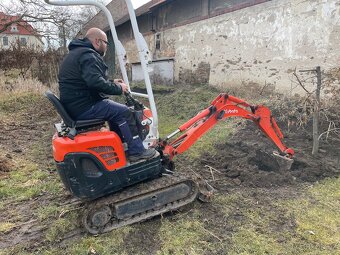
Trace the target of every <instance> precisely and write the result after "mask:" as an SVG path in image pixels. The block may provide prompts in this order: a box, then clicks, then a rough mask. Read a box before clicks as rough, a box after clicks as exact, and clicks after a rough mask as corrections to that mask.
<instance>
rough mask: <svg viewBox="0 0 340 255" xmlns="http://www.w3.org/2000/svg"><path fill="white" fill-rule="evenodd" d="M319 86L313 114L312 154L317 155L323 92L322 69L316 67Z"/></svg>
mask: <svg viewBox="0 0 340 255" xmlns="http://www.w3.org/2000/svg"><path fill="white" fill-rule="evenodd" d="M316 77H317V85H316V92H315V103H314V112H313V150H312V154H313V155H316V154H317V153H318V151H319V115H320V91H321V68H320V66H317V67H316Z"/></svg>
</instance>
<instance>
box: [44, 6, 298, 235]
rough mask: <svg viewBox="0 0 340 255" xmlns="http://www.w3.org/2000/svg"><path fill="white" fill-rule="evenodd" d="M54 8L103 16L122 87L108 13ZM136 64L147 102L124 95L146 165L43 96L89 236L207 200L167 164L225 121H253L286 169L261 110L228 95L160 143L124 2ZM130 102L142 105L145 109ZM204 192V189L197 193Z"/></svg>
mask: <svg viewBox="0 0 340 255" xmlns="http://www.w3.org/2000/svg"><path fill="white" fill-rule="evenodd" d="M45 2H46V3H49V4H53V5H94V6H97V7H99V8H100V9H101V10H102V11H103V13H104V14H105V15H106V16H107V18H108V20H109V24H110V28H111V32H112V35H113V39H114V42H115V46H116V51H117V57H118V59H119V63H120V68H121V71H122V75H123V79H124V81H125V83H126V84H129V83H128V79H127V73H126V69H125V64H126V63H125V62H126V57H125V50H124V48H123V46H122V44H121V43H120V41H119V40H118V38H117V34H116V30H115V26H114V23H113V20H112V16H111V14H110V12H109V11H108V9H107V8H106V7H105V6H104V5H102V4H100V3H98V2H96V1H94V0H66V1H65V0H63V1H61V0H45ZM126 4H127V7H128V11H129V15H130V19H131V24H132V27H133V31H134V35H135V39H136V42H137V48H138V51H139V55H140V56H139V57H140V60H141V65H142V69H143V73H144V78H145V85H146V90H147V94H142V93H137V92H132V91H131V90H129V93H127V94H126V104H127V106H128V107H129V108H130V109H131V111H132V112H133V114H134V116H135V119H136V125H137V127H138V131H139V135H140V137H141V139H142V140H143V144H144V147H145V148H150V147H153V148H155V149H156V150H157V151H158V152H159V153H157V154H156V155H155V156H154V157H153V158H151V159H148V160H142V161H137V162H129V161H128V159H127V157H126V154H125V150H126V149H125V147H126V146H124V143H123V142H122V139H121V137H119V135H118V134H117V133H115V132H114V131H109V130H107V129H105V128H103V126H104V124H105V121H104V120H101V119H93V120H79V121H75V120H73V119H72V118H71V117H70V115H69V114H68V113H67V112H66V110H65V109H64V107H63V106H62V104H61V103H60V101H59V99H58V97H57V96H55V95H54V94H53V93H52V92H50V91H47V92H46V93H45V95H46V96H47V98H48V99H49V100H50V101H51V103H52V104H53V105H54V107H55V108H56V110H57V112H58V113H59V115H60V116H61V118H62V122H61V123H57V124H55V127H56V130H57V131H56V133H55V134H54V136H53V139H52V140H53V142H52V143H53V156H54V160H55V162H56V166H57V170H58V173H59V175H60V178H61V180H62V182H63V184H64V186H65V187H66V189H67V190H68V191H70V192H71V193H72V194H73V195H74V196H76V197H78V198H80V199H81V200H84V203H85V205H86V209H85V211H84V214H83V217H82V222H83V225H84V227H85V228H86V229H87V231H88V232H89V233H91V234H99V233H105V232H108V231H111V230H113V229H116V228H119V227H121V226H124V225H129V224H133V223H136V222H140V221H143V220H146V219H149V218H152V217H154V216H156V215H160V214H163V213H165V212H168V211H173V210H176V209H178V208H180V207H182V206H184V205H186V204H189V203H191V202H193V201H194V200H195V199H197V198H201V199H202V200H207V199H209V197H210V196H211V195H212V190H211V188H209V186H207V183H204V181H202V180H199V179H197V178H193V177H189V176H186V175H185V174H184V173H183V174H179V173H174V162H173V158H174V157H175V156H176V155H178V154H181V153H183V152H185V151H186V150H188V149H189V148H190V147H191V146H192V145H193V144H194V143H195V142H196V141H197V140H198V139H199V138H200V137H201V136H202V135H203V134H205V133H206V132H207V131H209V130H210V129H211V128H213V127H214V126H215V124H217V123H218V122H219V121H221V120H224V119H226V118H229V117H241V118H244V119H249V120H252V121H253V122H254V123H255V124H256V125H257V126H258V127H259V128H260V130H261V131H262V132H263V133H264V134H265V135H266V136H267V137H268V138H269V139H270V140H271V141H272V142H273V143H274V144H275V145H276V146H277V148H278V149H279V151H280V153H275V154H274V155H275V157H277V158H279V160H280V161H281V162H286V165H288V167H287V169H289V167H290V166H291V164H292V162H293V159H292V158H293V155H294V150H293V149H291V148H288V147H286V146H285V144H284V143H283V141H282V140H283V135H282V133H281V131H280V129H279V127H278V125H277V124H276V121H275V119H274V118H273V117H272V115H271V112H270V110H269V109H268V108H267V107H265V106H263V105H257V106H255V105H250V104H248V103H247V102H245V101H243V100H241V99H239V98H237V97H234V96H231V95H228V94H224V93H222V94H220V95H218V96H217V97H216V98H215V99H214V100H213V101H212V102H211V104H210V105H209V106H208V107H207V108H206V109H204V110H202V111H201V112H199V113H198V114H197V115H196V116H194V117H193V118H192V119H190V120H189V121H187V122H186V123H184V124H183V125H181V126H180V127H179V128H178V129H177V130H176V131H174V132H173V133H171V134H170V135H168V136H167V137H165V138H163V139H160V138H159V134H158V118H157V111H156V106H155V102H154V97H153V92H152V87H151V83H150V79H149V74H148V64H149V63H150V58H149V55H150V53H149V50H148V48H147V44H146V42H145V40H144V38H143V36H142V35H141V34H140V33H139V30H138V26H137V21H136V16H135V13H134V9H133V7H132V4H131V2H130V0H126ZM133 96H141V97H145V98H148V99H149V104H150V109H149V108H147V107H146V106H144V105H143V104H142V103H140V102H139V101H138V100H136V99H135V98H134V97H133ZM202 187H203V188H202Z"/></svg>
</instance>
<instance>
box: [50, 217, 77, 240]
mask: <svg viewBox="0 0 340 255" xmlns="http://www.w3.org/2000/svg"><path fill="white" fill-rule="evenodd" d="M78 216H79V215H78V212H70V213H68V214H66V216H65V218H59V219H57V220H55V221H54V222H53V223H52V225H51V226H50V227H49V229H48V230H47V232H46V240H47V241H49V242H59V241H61V240H62V239H63V238H64V235H65V234H66V233H68V232H70V231H72V230H73V229H76V228H79V227H80V226H79V225H78Z"/></svg>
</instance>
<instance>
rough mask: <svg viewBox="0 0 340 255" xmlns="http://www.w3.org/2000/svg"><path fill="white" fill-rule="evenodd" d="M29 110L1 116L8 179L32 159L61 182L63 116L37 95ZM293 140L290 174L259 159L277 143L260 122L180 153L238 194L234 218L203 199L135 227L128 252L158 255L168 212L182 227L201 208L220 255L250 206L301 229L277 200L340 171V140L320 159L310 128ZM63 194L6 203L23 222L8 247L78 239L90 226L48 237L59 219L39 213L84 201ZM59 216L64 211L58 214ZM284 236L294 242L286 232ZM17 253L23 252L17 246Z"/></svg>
mask: <svg viewBox="0 0 340 255" xmlns="http://www.w3.org/2000/svg"><path fill="white" fill-rule="evenodd" d="M22 104H24V102H22ZM28 105H29V104H28ZM23 107H24V109H22V110H18V111H14V112H13V113H11V114H8V115H4V118H1V119H0V130H2V132H1V134H0V149H1V151H2V152H4V153H3V154H2V155H0V180H1V179H5V178H6V176H8V174H9V173H10V172H11V171H20V166H21V164H24V163H23V161H22V160H23V159H30V160H31V161H32V162H34V163H36V164H37V165H38V167H40V168H41V169H44V171H45V172H46V173H47V177H46V178H51V179H56V180H58V176H57V174H56V172H55V171H54V162H53V158H52V149H51V144H50V141H51V134H52V133H53V124H54V123H55V122H56V121H57V120H58V117H57V115H56V113H55V111H54V110H53V109H52V108H51V107H50V105H49V103H48V102H47V100H45V99H38V100H36V101H35V103H34V105H33V106H32V105H29V106H28V107H26V106H23ZM279 124H280V123H279ZM282 125H283V124H282V123H281V128H282V130H285V127H283V126H282ZM285 143H286V144H287V145H289V146H291V147H293V148H294V150H295V151H296V155H295V161H294V163H293V165H292V169H291V170H290V171H281V170H279V169H275V168H273V167H270V166H267V165H265V164H264V163H263V162H262V161H261V160H259V158H258V156H257V155H258V153H261V152H265V153H269V152H271V151H272V150H273V148H274V147H273V145H272V144H271V142H270V141H268V139H266V138H265V137H264V136H263V135H262V134H261V133H260V132H259V131H258V130H257V128H256V127H255V126H254V125H253V124H252V123H249V124H245V125H244V124H241V125H239V126H238V127H237V128H236V131H235V132H234V133H233V135H232V136H231V137H230V139H229V140H228V141H220V142H218V143H217V144H216V150H214V151H209V152H204V153H203V154H202V155H201V157H200V159H199V160H196V161H195V162H192V161H188V159H187V158H186V156H183V157H180V158H179V159H178V160H177V162H176V165H177V169H178V171H191V170H192V172H195V173H197V174H199V175H201V176H203V178H205V179H206V180H208V182H209V183H210V184H211V185H212V186H213V187H214V188H215V189H216V192H217V194H218V197H219V198H220V199H224V198H226V197H229V196H233V195H235V194H237V197H236V198H235V199H234V200H232V201H231V204H230V208H228V207H227V209H228V210H229V212H228V214H227V215H228V216H226V214H225V213H223V212H225V210H226V208H221V206H220V204H219V203H214V201H213V202H212V203H209V204H203V203H198V202H195V203H194V204H192V205H189V206H187V207H185V208H183V209H181V210H180V211H179V212H178V213H169V214H167V215H164V216H162V217H156V218H155V219H152V220H149V221H147V222H144V223H140V224H135V225H134V228H135V229H136V231H131V232H130V233H129V234H128V235H126V236H125V238H124V240H123V243H124V247H125V248H124V249H125V252H127V253H128V254H156V253H157V251H158V250H159V249H160V247H161V244H160V243H159V242H158V241H157V240H155V237H157V235H158V234H160V228H161V225H162V221H163V219H164V217H165V218H167V219H168V221H169V222H170V223H173V224H175V223H176V221H177V220H178V218H179V217H180V216H178V215H181V214H184V215H188V216H189V217H191V216H194V214H195V212H196V211H197V210H198V211H200V212H201V214H200V216H199V219H200V220H201V221H202V222H204V225H205V226H209V231H208V234H207V236H208V238H207V239H205V241H206V242H208V243H209V242H220V241H221V240H222V241H223V242H222V241H221V245H219V246H216V247H218V248H216V247H215V248H214V250H213V253H214V254H225V251H226V249H227V247H228V245H231V241H230V240H231V239H229V237H230V238H231V237H232V236H233V234H234V233H235V230H237V229H239V228H241V227H242V225H243V223H244V221H245V215H244V213H243V212H244V211H245V210H246V211H247V210H250V211H257V210H260V211H261V210H262V209H263V208H265V207H266V208H267V209H268V210H272V211H273V212H274V213H275V214H277V215H279V216H280V217H278V218H275V219H274V220H273V221H272V222H271V225H270V226H271V228H272V230H273V231H277V232H280V231H283V230H285V231H288V232H294V231H295V229H296V221H295V219H294V217H293V216H292V215H290V214H286V213H285V211H284V210H283V209H282V208H281V207H277V206H273V205H270V204H272V203H273V202H275V201H276V200H278V199H281V200H282V199H283V200H284V199H286V198H287V199H288V198H292V197H296V196H299V195H300V194H301V192H302V190H301V189H300V187H301V186H305V185H309V184H311V183H315V182H318V181H320V180H322V179H324V178H326V177H336V176H339V173H340V151H339V148H340V141H339V140H336V139H335V140H330V141H328V142H326V141H324V142H322V144H321V147H320V153H319V154H318V155H317V156H312V155H311V150H312V147H311V146H312V137H311V132H310V130H306V129H304V128H301V129H297V128H295V129H294V130H291V131H290V132H289V133H288V134H286V139H285ZM14 168H15V169H14ZM27 185H29V183H28V184H27ZM57 191H58V192H55V193H52V194H51V193H50V192H49V190H48V189H47V190H42V191H41V193H38V194H36V195H34V196H33V197H32V198H30V199H28V200H23V201H10V200H4V201H3V203H2V205H1V207H0V219H1V221H2V222H13V221H15V225H14V226H12V227H11V228H10V229H9V230H8V231H4V232H0V249H5V248H13V247H16V246H18V245H20V247H24V250H25V251H26V252H28V253H30V252H32V253H33V252H37V253H39V249H41V247H52V248H53V247H58V248H59V247H64V246H67V245H69V244H70V242H72V240H78V239H79V238H81V237H83V236H85V233H84V230H83V229H81V228H79V227H78V228H73V229H72V230H70V231H65V233H64V235H63V236H60V237H59V238H57V239H56V240H53V241H48V240H46V231H47V230H48V229H49V228H50V227H51V224H52V222H51V221H49V219H48V218H47V219H43V220H42V219H41V218H39V217H38V216H37V215H36V214H35V213H32V212H34V211H36V210H38V209H39V208H40V207H44V206H45V205H48V204H50V203H51V201H53V204H55V205H57V206H59V207H60V206H63V205H65V207H67V206H68V205H69V204H73V203H77V202H74V201H75V200H74V199H73V198H72V197H71V196H70V195H69V194H68V193H67V192H66V191H64V190H63V189H62V188H61V186H60V187H59V190H58V189H57ZM58 217H60V214H59V215H57V216H56V217H55V218H58ZM141 233H142V234H141ZM222 237H223V238H222ZM219 239H221V240H219ZM281 241H282V242H285V241H286V239H285V237H284V236H283V237H282V240H281ZM222 243H223V244H222ZM170 251H171V250H170ZM12 252H13V254H15V249H14V250H13V251H12ZM88 254H99V253H88ZM117 254H119V253H117ZM169 254H171V252H170V253H169ZM174 254H176V253H174ZM188 254H189V253H188ZM198 254H211V251H209V248H207V250H205V251H204V252H203V253H198Z"/></svg>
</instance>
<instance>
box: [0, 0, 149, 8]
mask: <svg viewBox="0 0 340 255" xmlns="http://www.w3.org/2000/svg"><path fill="white" fill-rule="evenodd" d="M0 1H1V2H2V3H3V4H5V5H7V4H8V3H12V2H15V1H17V0H0ZM113 1H115V0H113ZM149 1H150V0H131V2H132V5H133V7H134V8H135V9H136V8H138V7H140V6H142V5H143V4H145V3H147V2H149ZM110 2H111V0H105V3H110Z"/></svg>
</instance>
